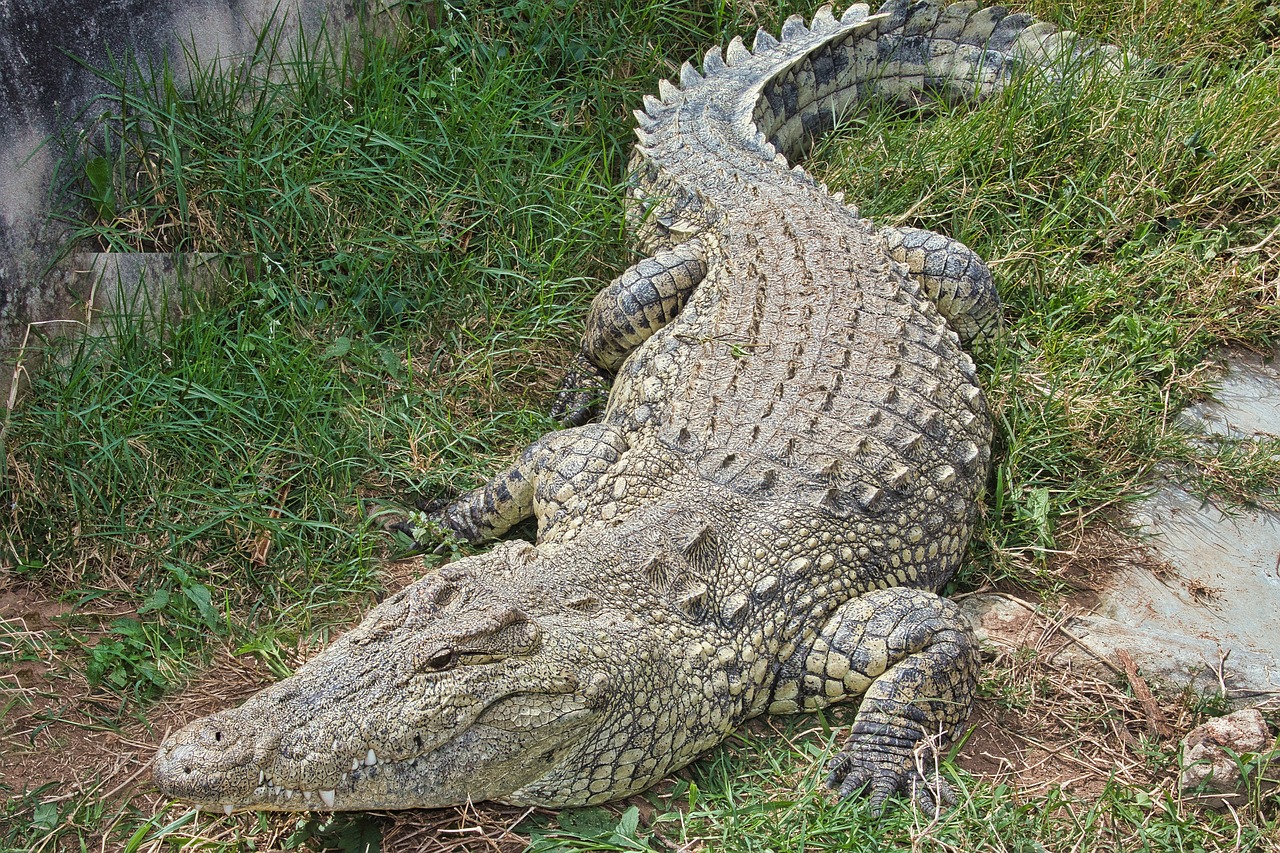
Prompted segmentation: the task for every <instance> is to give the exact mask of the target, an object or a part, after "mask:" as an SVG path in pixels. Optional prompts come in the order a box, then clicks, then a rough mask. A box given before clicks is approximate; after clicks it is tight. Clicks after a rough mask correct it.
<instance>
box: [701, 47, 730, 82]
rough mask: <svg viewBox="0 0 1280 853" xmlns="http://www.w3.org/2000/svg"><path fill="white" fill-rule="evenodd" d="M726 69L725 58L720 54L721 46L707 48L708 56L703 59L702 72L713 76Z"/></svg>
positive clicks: (705, 55)
mask: <svg viewBox="0 0 1280 853" xmlns="http://www.w3.org/2000/svg"><path fill="white" fill-rule="evenodd" d="M724 69H725V64H724V57H723V56H721V54H720V45H718V44H717V45H712V46H711V47H709V48H707V52H706V54H704V55H703V57H702V72H703V73H704V74H707V75H711V74H715V73H716V72H717V71H723V70H724Z"/></svg>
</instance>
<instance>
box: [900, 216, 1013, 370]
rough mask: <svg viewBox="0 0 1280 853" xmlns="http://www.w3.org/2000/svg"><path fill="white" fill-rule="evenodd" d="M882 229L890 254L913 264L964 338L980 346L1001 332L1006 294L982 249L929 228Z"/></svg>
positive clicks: (971, 346)
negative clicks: (979, 252) (1002, 302)
mask: <svg viewBox="0 0 1280 853" xmlns="http://www.w3.org/2000/svg"><path fill="white" fill-rule="evenodd" d="M880 233H881V234H883V235H884V238H885V242H886V243H887V244H888V248H889V255H890V257H892V258H893V259H894V260H895V261H898V262H899V263H902V264H905V265H906V266H907V269H908V270H909V271H910V274H911V277H912V278H914V279H915V280H916V281H917V282H919V284H920V286H921V287H923V288H924V289H925V292H926V293H928V294H929V298H930V299H932V300H933V304H934V305H936V306H937V308H938V313H940V314H941V315H942V316H943V317H945V318H946V320H947V322H948V323H950V324H951V328H952V329H954V330H955V332H956V334H957V335H959V336H960V343H962V344H964V345H965V346H966V347H968V348H969V349H970V350H972V351H978V350H981V349H982V348H983V346H985V345H986V344H988V343H989V342H990V341H991V340H992V338H994V337H996V335H998V334H999V331H1000V296H999V294H997V293H996V286H995V282H994V281H992V279H991V270H990V269H989V268H988V267H987V265H986V264H985V263H984V262H983V260H982V258H980V257H978V255H977V253H976V252H974V251H973V250H972V249H970V248H969V247H968V246H966V245H965V244H964V243H961V242H960V241H959V240H955V239H953V238H951V237H947V236H945V235H942V234H937V233H935V232H933V231H926V230H925V229H923V228H892V227H884V228H881V229H880Z"/></svg>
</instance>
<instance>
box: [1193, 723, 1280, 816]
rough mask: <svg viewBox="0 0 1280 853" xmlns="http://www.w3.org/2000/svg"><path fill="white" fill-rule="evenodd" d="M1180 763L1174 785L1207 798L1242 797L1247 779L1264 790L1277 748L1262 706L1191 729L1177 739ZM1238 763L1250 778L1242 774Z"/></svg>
mask: <svg viewBox="0 0 1280 853" xmlns="http://www.w3.org/2000/svg"><path fill="white" fill-rule="evenodd" d="M1268 753H1269V754H1270V757H1269V760H1268V755H1267V754H1268ZM1181 766H1182V772H1181V773H1179V774H1178V786H1179V787H1180V788H1182V790H1184V791H1187V792H1189V793H1195V794H1198V795H1200V796H1201V797H1202V798H1203V799H1204V801H1206V802H1209V803H1211V804H1215V805H1228V804H1231V805H1235V804H1238V803H1243V802H1246V801H1247V800H1248V796H1249V789H1250V783H1252V784H1261V785H1262V786H1263V787H1264V790H1266V789H1274V788H1275V782H1276V779H1275V777H1276V774H1277V773H1280V748H1278V747H1277V745H1276V743H1275V742H1274V741H1273V739H1272V736H1271V731H1270V729H1268V728H1267V722H1266V720H1264V719H1263V717H1262V712H1261V711H1259V710H1258V709H1257V708H1245V709H1243V710H1240V711H1236V712H1235V713H1232V714H1228V715H1226V716H1225V717H1216V718H1214V719H1212V720H1209V721H1208V722H1206V723H1204V724H1203V725H1201V726H1198V727H1197V728H1195V729H1193V730H1192V731H1191V733H1190V734H1188V735H1187V736H1186V737H1185V738H1184V739H1183V741H1182V759H1181ZM1241 767H1244V768H1246V770H1248V771H1250V772H1251V774H1252V775H1253V778H1252V779H1250V780H1245V779H1244V778H1242V776H1241V772H1240V770H1241ZM1259 777H1261V781H1259ZM1268 780H1269V782H1268Z"/></svg>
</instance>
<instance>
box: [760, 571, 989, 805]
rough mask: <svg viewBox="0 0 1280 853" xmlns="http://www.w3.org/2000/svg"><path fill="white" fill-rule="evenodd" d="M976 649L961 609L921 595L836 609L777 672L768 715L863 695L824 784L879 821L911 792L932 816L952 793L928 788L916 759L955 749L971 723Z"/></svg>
mask: <svg viewBox="0 0 1280 853" xmlns="http://www.w3.org/2000/svg"><path fill="white" fill-rule="evenodd" d="M977 671H978V659H977V642H976V640H975V638H974V636H973V632H972V631H971V629H970V628H969V624H968V622H966V621H965V619H964V617H963V616H961V615H960V609H959V607H958V606H957V605H956V604H955V603H954V602H951V601H949V600H947V599H945V598H941V597H939V596H937V595H934V594H933V593H931V592H925V591H922V590H913V589H906V588H903V587H894V588H892V589H882V590H875V591H873V592H869V593H867V594H865V595H863V596H861V597H859V598H855V599H853V600H851V601H848V602H846V603H845V604H843V605H841V606H840V607H839V608H838V609H837V610H836V611H835V613H834V614H832V616H831V617H830V618H829V619H828V620H827V622H826V623H825V624H824V625H823V626H822V628H821V630H820V631H819V632H818V633H817V635H816V636H815V637H814V638H813V640H812V642H810V643H808V644H807V645H805V646H804V647H802V648H800V649H799V650H798V651H796V653H795V654H794V655H792V657H791V659H790V660H788V661H787V662H785V663H784V664H783V667H782V670H781V671H780V672H779V675H778V680H777V682H776V683H775V685H774V690H773V695H772V704H771V705H770V706H769V711H770V713H792V712H794V711H801V710H803V711H815V710H818V709H820V708H825V707H826V706H828V705H830V704H832V703H833V702H839V701H841V700H843V699H846V698H850V697H853V696H857V695H862V696H863V699H862V707H861V708H859V709H858V714H857V717H856V718H855V719H854V723H853V729H852V731H851V732H850V734H849V739H848V740H847V741H846V742H845V744H844V748H843V749H842V750H841V751H840V754H839V755H837V756H836V757H835V758H834V759H832V761H831V763H830V765H829V766H828V770H829V771H830V775H829V776H828V778H827V784H828V785H829V786H830V787H832V788H838V789H839V791H840V795H841V796H843V797H847V796H850V795H851V794H853V793H855V792H857V791H859V790H862V789H864V788H866V789H868V791H867V793H868V795H869V796H870V798H871V807H872V810H873V811H874V812H875V813H877V814H878V813H879V812H880V810H881V809H882V808H883V807H884V803H885V801H886V800H887V799H888V798H889V797H890V796H892V795H893V794H895V793H897V792H899V791H902V792H909V793H911V794H912V796H913V798H914V799H915V800H916V802H917V803H918V804H920V806H921V807H922V808H926V809H931V808H932V807H933V806H934V803H935V791H936V792H937V795H938V796H939V797H940V798H941V799H943V800H947V799H949V798H950V792H949V790H947V789H946V788H945V787H943V786H942V783H941V780H937V781H934V780H926V778H925V777H924V776H922V775H921V773H920V772H919V770H917V765H916V753H917V751H918V750H924V751H926V752H927V751H929V750H931V749H932V748H933V746H932V744H930V743H929V741H928V740H927V739H928V738H931V737H933V736H937V735H940V736H941V738H942V742H944V743H945V742H947V741H949V740H952V739H953V738H954V736H955V733H956V730H957V729H958V728H959V726H961V725H962V724H963V723H964V721H965V720H966V719H968V716H969V710H970V706H971V704H972V701H973V692H974V687H975V684H976V680H977Z"/></svg>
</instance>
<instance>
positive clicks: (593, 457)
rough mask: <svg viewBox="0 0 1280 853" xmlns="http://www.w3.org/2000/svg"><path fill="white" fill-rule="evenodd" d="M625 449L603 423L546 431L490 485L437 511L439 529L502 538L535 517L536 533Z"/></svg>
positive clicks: (472, 538)
mask: <svg viewBox="0 0 1280 853" xmlns="http://www.w3.org/2000/svg"><path fill="white" fill-rule="evenodd" d="M626 449H627V442H626V439H625V438H624V437H623V435H622V434H621V433H620V432H619V431H618V430H617V429H615V428H614V427H611V426H608V425H605V424H590V425H588V426H583V427H578V428H576V429H566V430H560V431H558V432H550V433H547V434H546V435H544V436H542V438H540V439H538V440H537V441H535V442H534V443H533V444H531V445H529V446H528V447H527V448H525V450H524V451H523V452H522V453H521V454H520V456H519V457H517V458H516V461H515V463H514V464H513V465H512V466H511V467H510V468H507V469H506V470H504V471H501V472H499V473H498V474H495V475H494V476H493V477H492V478H491V479H490V480H489V482H487V483H485V484H484V485H483V486H481V487H480V488H478V489H475V490H473V491H471V492H468V493H467V494H465V495H463V496H462V497H460V498H458V499H457V500H455V501H453V502H452V503H450V504H448V505H446V506H445V507H444V508H443V509H441V510H440V511H439V515H438V516H437V517H436V519H435V520H436V521H437V523H439V524H440V526H442V527H445V528H448V529H449V530H451V531H453V532H454V533H456V534H457V535H459V536H461V537H462V538H463V539H466V540H467V541H468V542H481V541H484V540H485V539H492V538H494V537H496V536H501V535H502V534H503V533H506V532H507V531H508V530H510V529H511V528H512V527H514V526H515V525H517V524H519V523H520V522H521V521H524V520H525V519H526V518H528V517H529V516H531V515H533V514H534V513H535V510H536V513H537V515H538V528H539V534H541V533H542V531H543V530H544V529H545V528H546V526H547V525H548V524H549V523H552V522H554V521H556V520H557V519H558V518H559V517H560V516H563V515H564V514H565V513H566V512H567V511H568V509H569V508H571V505H573V504H574V503H575V502H580V501H579V499H580V498H581V497H582V496H583V495H585V494H587V493H588V492H590V491H591V490H592V488H594V487H596V486H598V484H599V482H600V480H601V476H602V475H603V474H604V473H605V472H606V471H608V470H609V468H610V466H612V465H614V464H616V463H617V462H618V460H619V459H621V458H622V454H623V453H624V452H625V451H626Z"/></svg>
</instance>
